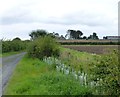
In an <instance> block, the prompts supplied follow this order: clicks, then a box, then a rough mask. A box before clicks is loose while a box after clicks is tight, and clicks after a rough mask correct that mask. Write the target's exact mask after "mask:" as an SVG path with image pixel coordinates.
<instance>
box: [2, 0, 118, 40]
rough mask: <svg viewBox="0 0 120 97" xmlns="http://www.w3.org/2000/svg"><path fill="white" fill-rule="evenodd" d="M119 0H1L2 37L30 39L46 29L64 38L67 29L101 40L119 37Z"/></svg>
mask: <svg viewBox="0 0 120 97" xmlns="http://www.w3.org/2000/svg"><path fill="white" fill-rule="evenodd" d="M118 1H119V0H0V38H6V39H13V38H15V37H20V38H21V39H30V37H29V33H30V32H31V31H32V30H36V29H45V30H47V31H48V32H50V33H51V32H56V33H59V34H60V35H61V34H62V35H65V34H66V31H67V30H68V29H74V30H81V31H82V32H83V36H84V35H85V36H89V35H90V34H92V33H93V32H96V33H97V34H98V36H99V38H102V37H103V36H111V35H118Z"/></svg>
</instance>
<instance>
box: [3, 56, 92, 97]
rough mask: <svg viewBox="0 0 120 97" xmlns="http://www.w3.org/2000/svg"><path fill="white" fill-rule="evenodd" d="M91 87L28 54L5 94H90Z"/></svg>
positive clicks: (17, 69)
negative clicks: (82, 84)
mask: <svg viewBox="0 0 120 97" xmlns="http://www.w3.org/2000/svg"><path fill="white" fill-rule="evenodd" d="M90 94H92V93H91V91H90V90H89V88H86V87H84V86H81V85H80V83H79V82H78V81H77V80H75V79H73V77H72V76H70V75H64V74H62V73H60V72H57V71H56V70H54V69H53V68H52V66H51V65H48V64H46V63H44V62H42V61H40V60H38V59H36V58H34V59H33V58H29V57H28V56H27V55H25V56H24V58H23V59H22V60H21V62H20V63H19V64H18V65H17V67H16V69H15V71H14V72H13V75H12V77H11V79H10V81H9V83H8V85H7V87H6V89H5V92H4V95H90Z"/></svg>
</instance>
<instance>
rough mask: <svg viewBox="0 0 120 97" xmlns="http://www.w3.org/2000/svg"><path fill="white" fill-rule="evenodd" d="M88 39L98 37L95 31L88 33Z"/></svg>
mask: <svg viewBox="0 0 120 97" xmlns="http://www.w3.org/2000/svg"><path fill="white" fill-rule="evenodd" d="M88 39H99V38H98V36H97V34H96V33H95V32H93V35H90V36H89V37H88Z"/></svg>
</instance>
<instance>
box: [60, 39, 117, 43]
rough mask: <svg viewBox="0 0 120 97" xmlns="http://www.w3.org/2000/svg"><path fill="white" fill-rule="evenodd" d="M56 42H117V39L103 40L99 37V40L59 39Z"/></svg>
mask: <svg viewBox="0 0 120 97" xmlns="http://www.w3.org/2000/svg"><path fill="white" fill-rule="evenodd" d="M58 42H63V43H64V42H118V40H103V39H99V40H80V39H79V40H77V39H76V40H71V39H70V40H69V39H68V40H59V41H58Z"/></svg>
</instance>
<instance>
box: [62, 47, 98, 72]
mask: <svg viewBox="0 0 120 97" xmlns="http://www.w3.org/2000/svg"><path fill="white" fill-rule="evenodd" d="M99 57H100V55H98V54H91V53H87V52H80V51H77V50H73V49H69V48H61V54H60V60H61V61H62V62H63V63H65V64H66V65H68V66H70V67H72V68H74V69H75V70H76V71H84V72H86V73H88V74H89V73H90V68H92V67H93V66H91V64H92V63H94V62H96V61H97V60H99Z"/></svg>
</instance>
